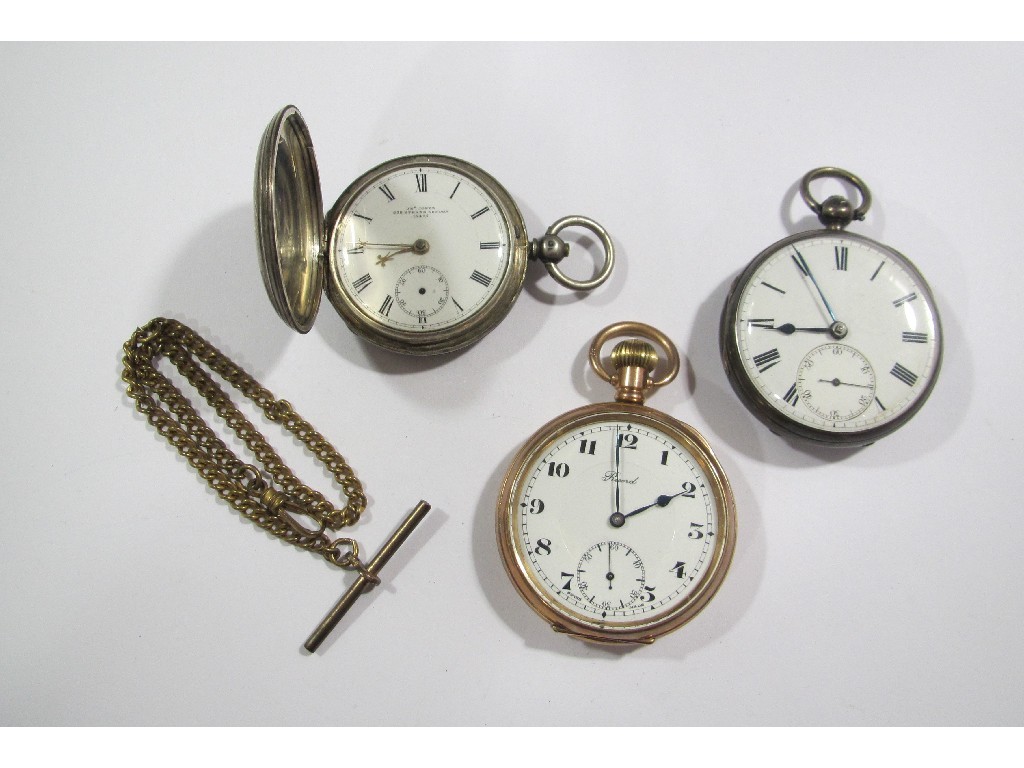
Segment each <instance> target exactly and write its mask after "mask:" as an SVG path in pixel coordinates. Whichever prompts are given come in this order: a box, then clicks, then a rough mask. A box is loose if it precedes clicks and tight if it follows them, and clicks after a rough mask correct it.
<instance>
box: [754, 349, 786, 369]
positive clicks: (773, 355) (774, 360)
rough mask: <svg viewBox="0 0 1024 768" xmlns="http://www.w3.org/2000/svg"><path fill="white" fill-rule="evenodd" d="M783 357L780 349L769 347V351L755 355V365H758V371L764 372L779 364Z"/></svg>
mask: <svg viewBox="0 0 1024 768" xmlns="http://www.w3.org/2000/svg"><path fill="white" fill-rule="evenodd" d="M781 359H782V355H780V354H779V350H777V349H769V350H768V351H767V352H762V353H761V354H759V355H754V365H755V366H757V371H758V373H764V372H765V371H767V370H768V369H769V368H771V367H772V366H773V365H777V364H778V362H779V360H781Z"/></svg>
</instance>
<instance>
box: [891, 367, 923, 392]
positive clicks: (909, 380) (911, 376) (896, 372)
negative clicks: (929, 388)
mask: <svg viewBox="0 0 1024 768" xmlns="http://www.w3.org/2000/svg"><path fill="white" fill-rule="evenodd" d="M889 373H891V374H892V375H893V376H895V377H896V378H897V379H899V380H900V381H902V382H903V383H904V384H906V385H907V386H908V387H912V386H914V384H915V383H917V374H916V373H911V372H910V371H908V370H907V369H906V368H904V367H903V366H902V365H900V364H899V363H896V365H894V366H893V367H892V370H891V371H889Z"/></svg>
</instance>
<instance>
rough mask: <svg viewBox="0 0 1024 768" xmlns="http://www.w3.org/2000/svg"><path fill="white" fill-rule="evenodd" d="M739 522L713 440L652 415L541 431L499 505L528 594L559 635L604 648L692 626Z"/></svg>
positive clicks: (513, 564)
mask: <svg viewBox="0 0 1024 768" xmlns="http://www.w3.org/2000/svg"><path fill="white" fill-rule="evenodd" d="M735 525H736V523H735V510H734V507H733V502H732V494H731V491H730V490H729V486H728V481H727V480H726V479H725V475H724V473H723V472H722V471H721V468H720V466H719V465H718V463H717V461H716V460H715V458H714V455H713V453H712V452H711V449H710V448H708V447H707V444H706V443H705V442H704V440H703V438H702V437H701V436H700V435H699V434H698V433H697V432H696V431H695V430H693V429H692V428H691V427H688V426H687V425H684V424H681V423H679V422H676V421H675V420H673V419H670V418H669V417H667V416H666V415H664V414H661V413H659V412H657V411H653V410H651V409H647V408H644V407H641V406H635V407H630V406H619V405H615V406H590V407H588V408H585V409H581V410H580V411H576V412H573V413H571V414H567V415H566V416H565V417H563V418H562V419H559V420H556V421H555V422H552V423H551V424H549V425H547V426H546V427H544V428H542V429H541V430H540V431H539V432H538V433H537V434H536V435H535V436H534V437H533V438H532V439H531V441H530V443H528V444H527V446H526V448H524V450H523V452H521V454H520V456H519V457H517V460H516V461H515V462H513V467H512V469H510V471H509V474H508V475H507V476H506V480H505V484H504V486H503V490H502V497H501V500H500V501H499V507H498V538H499V544H500V546H501V548H502V553H503V557H504V561H505V565H506V570H508V572H509V575H510V577H511V578H512V580H513V583H514V584H515V585H516V587H517V588H518V589H519V591H520V593H521V594H522V595H523V597H524V598H526V600H527V602H529V603H530V604H531V606H532V607H534V609H535V610H537V611H538V612H539V613H540V614H541V615H542V616H544V617H545V618H547V619H548V620H549V621H550V622H551V623H552V624H554V625H556V628H558V629H559V630H560V631H565V632H569V633H571V634H576V635H579V636H582V637H584V638H585V639H590V640H597V641H603V642H627V641H631V642H649V641H650V640H652V639H653V638H654V637H656V636H658V635H660V634H663V633H664V632H667V631H670V630H671V629H675V628H677V627H678V626H680V625H681V624H683V623H685V622H686V621H688V620H689V619H690V618H692V617H693V616H694V615H695V614H696V613H697V612H698V611H699V610H700V609H701V608H703V606H704V605H705V604H706V603H707V602H708V601H709V600H710V599H711V597H712V596H713V595H714V593H715V591H716V590H717V588H718V586H719V584H720V583H721V581H722V579H723V578H724V575H725V571H726V569H727V568H728V564H729V560H730V558H731V554H732V549H733V543H734V540H735V539H734V537H735Z"/></svg>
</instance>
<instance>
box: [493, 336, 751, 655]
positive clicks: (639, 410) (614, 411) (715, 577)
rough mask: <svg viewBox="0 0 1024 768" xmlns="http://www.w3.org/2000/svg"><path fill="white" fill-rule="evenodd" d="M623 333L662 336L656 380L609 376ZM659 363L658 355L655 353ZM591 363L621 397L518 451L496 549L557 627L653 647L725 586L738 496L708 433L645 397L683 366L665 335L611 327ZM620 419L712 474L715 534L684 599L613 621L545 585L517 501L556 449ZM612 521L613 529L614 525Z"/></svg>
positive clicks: (582, 412)
mask: <svg viewBox="0 0 1024 768" xmlns="http://www.w3.org/2000/svg"><path fill="white" fill-rule="evenodd" d="M625 335H635V336H641V337H644V338H647V339H651V340H653V341H656V342H657V343H658V344H659V345H660V346H661V347H662V349H663V350H665V351H666V352H667V354H668V365H667V366H665V368H666V369H667V370H664V371H662V372H661V373H660V374H659V376H658V377H657V378H655V377H654V374H655V370H654V367H653V366H652V367H651V368H646V367H644V366H638V365H626V366H617V369H616V370H615V372H614V373H609V372H608V371H607V370H606V368H605V366H604V364H603V363H602V362H601V358H600V355H601V349H602V348H603V346H604V345H605V343H606V342H607V341H608V340H609V339H611V338H614V337H618V336H625ZM636 343H637V340H636V339H630V340H629V341H628V342H622V343H620V345H618V346H617V347H616V349H615V351H614V352H613V354H612V359H613V363H614V362H615V358H616V356H618V355H619V353H620V350H622V348H623V345H624V344H632V345H635V344H636ZM648 346H649V345H648ZM634 349H635V346H634ZM651 352H652V353H653V349H651ZM654 360H655V361H656V360H657V357H656V356H655V357H654ZM590 364H591V366H592V367H593V369H594V371H595V372H596V373H597V374H598V376H600V377H601V378H602V379H604V380H605V381H607V382H608V383H610V384H612V386H614V387H615V389H616V401H615V402H610V403H599V404H594V405H588V406H584V407H582V408H578V409H576V410H573V411H569V412H568V413H565V414H562V415H561V416H559V417H557V418H555V419H553V420H551V421H549V422H548V423H547V424H545V425H544V426H542V427H541V428H540V429H539V430H537V432H535V433H534V434H533V435H532V436H531V437H530V438H529V440H527V442H526V444H525V445H524V446H523V447H522V448H521V449H520V450H519V452H518V453H517V454H516V456H515V458H513V460H512V463H511V465H510V466H509V468H508V470H507V472H506V474H505V477H504V480H503V481H502V484H501V489H500V491H499V495H498V502H497V509H496V520H495V522H496V534H497V543H498V550H499V553H500V556H501V561H502V564H503V566H504V568H505V571H506V573H507V574H508V576H509V579H510V580H511V581H512V584H513V585H514V587H515V589H516V591H517V592H518V593H519V595H520V596H521V597H522V598H523V600H524V601H525V602H526V603H527V604H528V605H529V606H530V608H532V609H533V610H534V611H535V612H536V613H537V614H538V615H539V616H540V617H541V618H542V619H543V620H544V621H546V622H547V623H548V624H550V625H551V628H552V629H553V630H554V631H555V632H559V633H564V634H567V635H570V636H572V637H574V638H577V639H580V640H584V641H588V642H595V643H602V644H650V643H653V642H654V641H655V639H657V638H658V637H660V636H662V635H665V634H667V633H669V632H672V631H673V630H675V629H678V628H679V627H681V626H682V625H683V624H686V623H687V622H688V621H690V620H691V619H693V618H694V616H696V615H697V614H698V613H699V612H700V611H701V610H703V609H704V608H705V607H706V606H707V604H708V603H709V602H710V601H711V599H712V598H713V597H714V595H715V593H716V592H717V591H718V589H719V587H720V586H721V584H722V582H723V580H724V579H725V575H726V573H727V571H728V569H729V565H730V563H731V561H732V555H733V551H734V549H735V545H736V504H735V499H734V496H733V493H732V489H731V487H730V485H729V480H728V478H727V477H726V474H725V471H724V470H723V468H722V466H721V464H720V463H719V461H718V459H717V457H716V456H715V454H714V451H713V450H712V449H711V447H710V445H708V442H707V441H706V440H705V439H704V437H703V436H702V435H701V434H700V433H699V432H698V431H697V430H696V429H694V428H693V427H691V426H689V425H688V424H684V423H682V422H680V421H678V420H676V419H673V418H672V417H670V416H669V415H668V414H665V413H663V412H661V411H658V410H655V409H653V408H649V407H647V406H645V405H644V399H645V395H646V394H647V393H649V392H650V391H651V390H652V389H653V388H655V387H659V386H664V385H665V384H668V383H669V382H671V381H672V380H673V379H674V378H675V376H676V374H677V372H678V370H679V357H678V353H677V351H676V349H675V346H674V345H673V344H672V342H671V341H670V340H669V339H668V338H667V337H665V336H664V334H662V333H661V332H660V331H658V330H657V329H655V328H652V327H651V326H648V325H645V324H642V323H635V322H625V323H616V324H614V325H611V326H609V327H607V328H605V329H604V330H603V331H601V333H599V334H598V336H597V337H596V338H595V339H594V342H593V344H592V345H591V348H590ZM619 419H621V420H622V421H625V422H630V423H633V424H638V425H642V426H645V427H651V428H654V429H655V430H659V431H660V432H662V433H663V434H664V435H666V436H669V437H670V438H671V439H672V440H674V441H675V442H677V443H678V445H679V446H680V447H681V448H682V449H683V450H684V451H685V452H686V453H687V454H689V456H690V457H691V458H692V459H693V460H694V461H695V462H696V463H697V464H698V465H699V467H700V468H701V469H702V470H703V472H704V474H705V476H706V477H707V479H708V483H709V486H710V492H711V496H712V497H713V499H714V502H715V508H716V517H717V521H716V527H717V535H716V536H715V540H714V546H713V551H712V553H711V556H710V559H709V564H708V566H707V567H706V569H705V570H704V571H703V573H702V574H701V576H700V578H699V580H698V582H697V584H696V585H694V587H693V589H692V590H691V591H690V592H689V593H688V594H687V595H686V596H685V597H684V598H682V599H680V600H679V601H677V602H676V603H675V604H674V605H673V606H672V607H671V608H670V609H669V610H666V611H663V612H659V613H656V614H653V615H650V616H643V617H640V618H636V619H633V620H626V621H616V622H612V621H604V620H601V619H600V618H598V617H596V616H592V615H586V614H584V613H581V612H579V611H575V610H572V609H571V608H570V607H569V606H567V605H565V604H564V603H562V602H560V601H558V600H556V599H554V598H553V596H552V595H551V594H550V593H549V592H548V591H547V590H545V589H544V588H543V587H542V585H541V583H540V580H539V579H538V576H537V574H536V573H535V571H534V570H533V568H531V567H530V564H529V562H528V556H527V553H526V552H525V551H524V545H523V542H522V540H521V537H520V536H519V535H518V530H517V529H518V527H519V523H518V517H519V515H518V506H519V505H518V503H517V501H518V499H519V498H520V496H521V494H522V492H523V488H524V484H525V483H526V482H527V481H528V473H529V472H530V470H531V468H534V467H536V466H537V464H538V462H539V461H540V460H541V459H542V458H543V457H544V456H545V455H546V453H547V452H548V451H549V450H550V448H551V446H553V445H555V444H557V443H558V442H559V441H562V440H564V439H565V438H566V437H568V436H571V435H573V434H575V433H579V432H581V431H583V430H585V429H586V428H587V427H588V426H589V425H592V424H595V423H598V422H604V421H608V420H619ZM652 506H653V505H652ZM592 512H593V510H590V509H587V510H583V509H574V510H572V513H573V514H585V513H592ZM610 525H613V526H614V523H610ZM619 525H621V522H620V523H619ZM614 530H615V529H614V527H610V528H609V529H608V534H609V535H612V533H613V531H614ZM563 575H564V574H563Z"/></svg>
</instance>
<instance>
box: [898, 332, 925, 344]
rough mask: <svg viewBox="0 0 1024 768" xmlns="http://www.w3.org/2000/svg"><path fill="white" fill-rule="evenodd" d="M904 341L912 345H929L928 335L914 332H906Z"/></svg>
mask: <svg viewBox="0 0 1024 768" xmlns="http://www.w3.org/2000/svg"><path fill="white" fill-rule="evenodd" d="M903 340H904V341H906V342H908V343H910V344H927V343H928V334H927V333H914V332H913V331H904V332H903Z"/></svg>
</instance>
